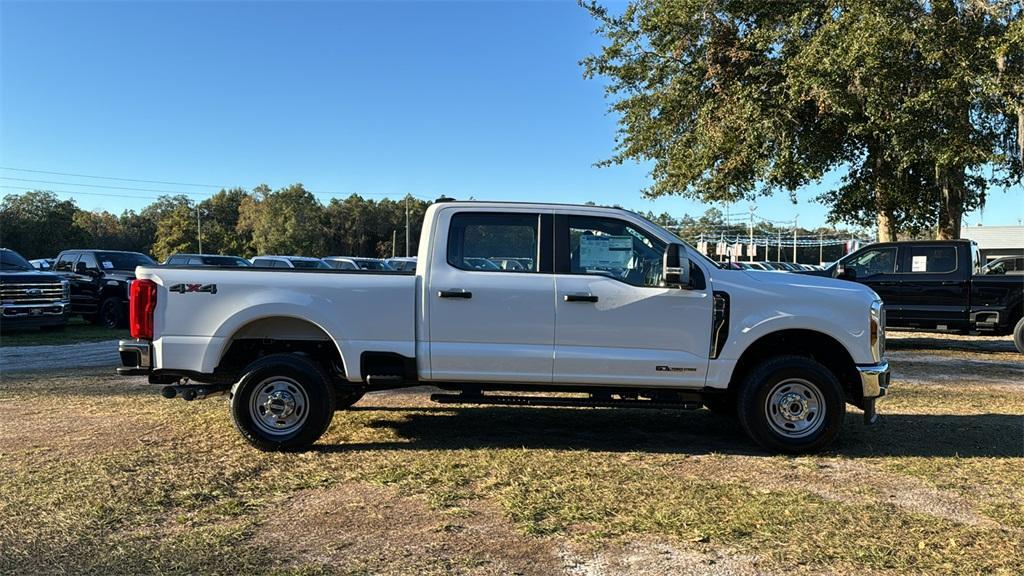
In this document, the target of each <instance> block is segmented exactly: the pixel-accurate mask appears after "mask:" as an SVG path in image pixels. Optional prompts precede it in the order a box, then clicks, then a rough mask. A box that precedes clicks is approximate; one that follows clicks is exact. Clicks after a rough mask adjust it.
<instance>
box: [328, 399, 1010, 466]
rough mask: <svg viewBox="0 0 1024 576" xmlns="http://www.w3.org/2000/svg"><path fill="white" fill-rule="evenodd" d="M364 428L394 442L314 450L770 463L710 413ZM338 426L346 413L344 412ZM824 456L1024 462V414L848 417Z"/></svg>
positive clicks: (428, 413)
mask: <svg viewBox="0 0 1024 576" xmlns="http://www.w3.org/2000/svg"><path fill="white" fill-rule="evenodd" d="M355 411H357V412H372V413H375V414H374V415H376V414H381V413H385V414H387V416H384V417H376V418H373V419H371V420H370V421H369V422H368V424H367V426H370V427H374V428H382V429H388V430H390V431H391V432H392V433H393V434H395V435H396V436H397V437H398V440H396V441H394V442H367V443H344V444H336V445H330V444H318V445H316V446H315V447H314V450H319V451H324V452H349V451H359V450H435V449H436V450H452V449H494V448H533V449H557V450H588V451H597V452H650V453H672V454H687V455H696V454H712V453H718V454H737V455H765V454H766V452H764V451H762V450H760V449H759V448H758V447H757V446H756V445H754V444H753V442H752V441H751V440H749V439H748V438H747V437H746V435H745V434H744V433H743V430H742V429H741V428H740V426H739V424H738V423H737V422H736V421H735V420H731V419H728V418H723V417H719V416H715V415H713V414H711V413H710V412H707V411H705V410H700V411H693V412H675V411H665V410H627V409H621V410H579V409H561V408H494V407H487V408H476V407H475V408H458V409H452V408H409V409H405V408H396V407H380V408H377V407H372V406H363V407H358V408H356V409H355ZM336 417H338V418H344V417H345V413H344V412H339V413H338V414H337V416H336ZM827 454H831V455H837V456H848V457H880V456H926V457H932V456H960V457H986V458H990V457H1003V458H1010V457H1024V416H1015V415H1008V414H975V415H919V414H888V415H884V416H883V417H882V418H881V420H880V421H879V422H877V423H876V424H875V425H873V426H864V425H863V424H862V417H861V414H860V413H855V414H848V415H847V418H846V422H845V424H844V427H843V431H842V434H841V436H840V439H839V441H838V442H837V443H836V444H835V445H833V446H832V447H831V448H830V449H829V451H828V452H827Z"/></svg>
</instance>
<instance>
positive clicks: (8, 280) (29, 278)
mask: <svg viewBox="0 0 1024 576" xmlns="http://www.w3.org/2000/svg"><path fill="white" fill-rule="evenodd" d="M60 281H61V277H60V276H57V275H56V274H51V273H49V272H39V271H36V270H3V271H0V284H33V283H35V284H45V283H47V282H52V283H54V284H60Z"/></svg>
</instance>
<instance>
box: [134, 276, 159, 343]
mask: <svg viewBox="0 0 1024 576" xmlns="http://www.w3.org/2000/svg"><path fill="white" fill-rule="evenodd" d="M128 298H129V300H128V324H129V326H130V327H131V331H132V338H141V339H143V340H152V339H153V313H154V312H155V311H156V282H153V281H152V280H136V281H134V282H132V288H131V293H130V294H129V295H128Z"/></svg>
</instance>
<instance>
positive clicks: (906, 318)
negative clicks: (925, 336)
mask: <svg viewBox="0 0 1024 576" xmlns="http://www.w3.org/2000/svg"><path fill="white" fill-rule="evenodd" d="M958 260H959V259H958V257H957V249H956V246H954V245H952V244H946V245H929V244H909V245H906V246H904V247H902V249H901V250H900V267H899V272H900V274H899V276H900V280H899V281H900V299H901V304H900V308H901V316H902V322H903V324H904V325H905V326H913V327H921V328H939V329H942V330H954V329H960V328H966V327H967V320H968V316H969V306H970V285H969V281H968V280H969V278H970V276H971V270H970V259H969V258H964V260H965V262H964V263H963V265H961V263H960V262H959V261H958Z"/></svg>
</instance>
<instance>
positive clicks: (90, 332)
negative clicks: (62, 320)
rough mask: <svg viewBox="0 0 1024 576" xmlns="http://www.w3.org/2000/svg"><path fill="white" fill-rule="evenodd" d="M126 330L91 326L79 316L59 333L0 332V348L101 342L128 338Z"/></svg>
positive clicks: (42, 331) (71, 320)
mask: <svg viewBox="0 0 1024 576" xmlns="http://www.w3.org/2000/svg"><path fill="white" fill-rule="evenodd" d="M128 337H129V335H128V330H111V329H109V328H105V327H103V326H93V325H92V324H89V323H88V322H86V321H85V320H82V318H81V317H80V316H73V317H72V318H71V319H69V320H68V325H67V326H66V327H65V328H64V329H63V330H59V331H46V330H40V329H39V328H30V329H23V330H6V329H5V330H4V331H3V332H0V346H40V345H44V344H75V343H77V342H101V341H103V340H117V339H120V338H128Z"/></svg>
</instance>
